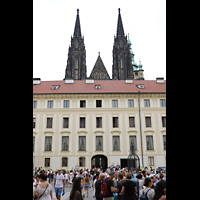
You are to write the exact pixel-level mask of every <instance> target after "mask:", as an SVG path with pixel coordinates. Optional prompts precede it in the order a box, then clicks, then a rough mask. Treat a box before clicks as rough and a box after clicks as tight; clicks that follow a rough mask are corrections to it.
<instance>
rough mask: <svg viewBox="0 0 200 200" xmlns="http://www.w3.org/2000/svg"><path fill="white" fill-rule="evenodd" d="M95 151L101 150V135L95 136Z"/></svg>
mask: <svg viewBox="0 0 200 200" xmlns="http://www.w3.org/2000/svg"><path fill="white" fill-rule="evenodd" d="M96 151H103V136H96Z"/></svg>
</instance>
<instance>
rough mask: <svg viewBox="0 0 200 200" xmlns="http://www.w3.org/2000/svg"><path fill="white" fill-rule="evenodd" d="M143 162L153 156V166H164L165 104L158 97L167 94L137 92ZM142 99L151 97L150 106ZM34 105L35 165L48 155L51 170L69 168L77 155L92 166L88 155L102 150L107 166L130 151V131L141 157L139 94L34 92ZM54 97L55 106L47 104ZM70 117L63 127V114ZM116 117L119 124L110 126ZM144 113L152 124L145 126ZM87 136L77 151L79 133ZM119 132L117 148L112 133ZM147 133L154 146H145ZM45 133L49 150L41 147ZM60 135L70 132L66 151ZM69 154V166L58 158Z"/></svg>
mask: <svg viewBox="0 0 200 200" xmlns="http://www.w3.org/2000/svg"><path fill="white" fill-rule="evenodd" d="M140 98H141V99H140V105H141V121H142V137H143V155H144V166H149V165H148V156H152V157H154V166H153V168H156V167H158V166H165V165H166V163H165V157H166V151H165V150H163V138H162V137H163V135H165V134H166V128H163V127H162V121H161V116H166V108H165V107H160V99H165V98H166V94H140ZM96 99H97V100H100V99H101V100H102V108H96ZM114 99H118V108H112V100H114ZM128 99H134V107H133V108H129V107H128ZM144 99H150V106H151V107H147V108H146V107H144ZM33 100H34V101H37V102H38V103H37V108H36V109H33V117H35V118H36V128H35V129H33V135H34V136H35V151H34V152H33V156H35V163H34V166H36V167H44V158H45V157H46V158H51V166H50V168H52V169H53V170H55V169H58V168H62V169H64V168H65V169H71V168H72V167H73V168H74V167H75V165H76V164H78V163H79V157H80V156H84V157H85V158H86V162H85V167H86V168H91V158H92V156H94V155H96V154H103V155H105V156H107V158H108V166H109V165H111V164H113V163H114V164H120V158H127V156H128V155H129V153H130V152H129V135H136V136H137V151H136V153H137V154H138V156H139V157H140V163H142V159H141V145H140V144H141V140H140V125H139V112H138V110H139V109H138V94H46V95H33ZM48 100H54V108H47V101H48ZM63 100H70V108H63ZM80 100H86V108H79V101H80ZM48 116H52V117H53V127H52V129H47V128H46V118H47V117H48ZM64 116H66V117H69V128H65V129H64V128H62V121H63V117H64ZM81 116H84V117H86V128H79V118H80V117H81ZM98 116H101V117H102V128H96V117H98ZM113 116H118V117H119V128H112V117H113ZM129 116H134V117H135V127H134V128H129ZM145 116H151V124H152V127H151V128H146V127H145ZM80 135H83V136H84V135H85V136H86V151H85V152H81V151H78V136H80ZM96 135H99V136H100V135H102V136H103V151H96V150H95V149H96V146H95V145H96V144H95V143H96V138H95V137H96ZM113 135H119V136H120V151H113V150H112V146H113V145H112V136H113ZM146 135H153V141H154V150H151V151H150V150H146ZM45 136H52V148H53V151H52V152H45V151H44V143H45ZM62 136H69V151H68V152H62V151H61V138H62ZM62 157H68V167H62V166H61V164H62V163H61V162H62V161H61V158H62Z"/></svg>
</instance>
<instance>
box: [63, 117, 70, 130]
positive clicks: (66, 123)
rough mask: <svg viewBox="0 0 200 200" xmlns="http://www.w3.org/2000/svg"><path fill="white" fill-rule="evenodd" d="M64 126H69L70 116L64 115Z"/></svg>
mask: <svg viewBox="0 0 200 200" xmlns="http://www.w3.org/2000/svg"><path fill="white" fill-rule="evenodd" d="M63 128H69V118H68V117H63Z"/></svg>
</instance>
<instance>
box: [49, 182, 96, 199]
mask: <svg viewBox="0 0 200 200" xmlns="http://www.w3.org/2000/svg"><path fill="white" fill-rule="evenodd" d="M53 185H54V184H53V182H52V183H51V186H52V194H53V196H52V197H53V199H52V200H56V195H55V188H54V186H53ZM70 191H71V188H69V186H68V187H65V195H63V196H61V200H69V194H70ZM93 191H94V190H93V188H92V187H91V188H89V196H88V197H87V195H86V197H85V198H84V200H95V198H93Z"/></svg>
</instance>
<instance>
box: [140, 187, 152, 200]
mask: <svg viewBox="0 0 200 200" xmlns="http://www.w3.org/2000/svg"><path fill="white" fill-rule="evenodd" d="M150 189H151V188H150ZM150 189H149V190H150ZM149 190H147V192H146V194H145V193H144V190H143V194H142V196H141V197H140V200H149V199H148V197H147V193H148V191H149Z"/></svg>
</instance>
